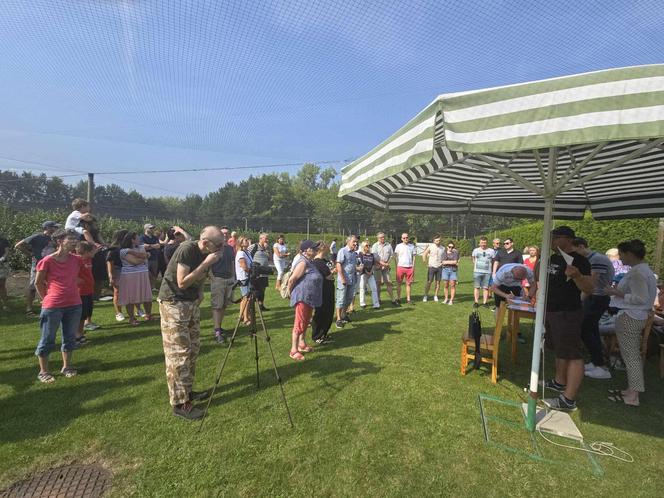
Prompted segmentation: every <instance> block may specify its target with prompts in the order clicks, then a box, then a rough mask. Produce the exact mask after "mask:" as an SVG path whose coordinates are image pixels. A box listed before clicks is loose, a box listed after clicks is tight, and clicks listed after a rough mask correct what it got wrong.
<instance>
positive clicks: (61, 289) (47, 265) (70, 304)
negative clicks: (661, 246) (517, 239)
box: [0, 199, 664, 419]
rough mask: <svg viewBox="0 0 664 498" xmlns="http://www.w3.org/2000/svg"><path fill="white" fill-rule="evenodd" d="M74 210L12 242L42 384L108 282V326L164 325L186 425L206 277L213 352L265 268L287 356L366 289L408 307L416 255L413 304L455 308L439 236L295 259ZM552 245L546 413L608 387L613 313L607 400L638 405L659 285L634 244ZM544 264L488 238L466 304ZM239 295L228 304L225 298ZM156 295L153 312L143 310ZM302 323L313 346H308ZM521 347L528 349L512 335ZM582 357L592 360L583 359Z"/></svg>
mask: <svg viewBox="0 0 664 498" xmlns="http://www.w3.org/2000/svg"><path fill="white" fill-rule="evenodd" d="M72 207H73V210H72V213H71V214H70V215H69V216H68V217H67V220H66V222H65V224H64V227H62V228H61V226H60V225H59V224H58V223H57V222H54V221H45V222H44V223H43V224H42V227H41V231H40V232H38V233H36V234H34V235H31V236H29V237H27V238H25V239H23V240H21V241H19V242H18V243H17V244H16V245H15V248H16V250H18V251H22V252H24V253H25V254H26V255H29V256H30V258H31V270H30V282H29V285H28V287H27V289H26V296H25V306H26V315H27V316H28V317H32V316H36V315H35V313H34V311H33V303H34V300H35V297H39V298H40V299H41V301H42V309H41V313H40V315H39V326H40V330H41V336H40V340H39V343H38V346H37V349H36V352H35V354H36V355H37V357H38V362H39V373H38V378H39V380H40V381H41V382H44V383H51V382H54V380H55V377H54V376H53V374H52V373H51V372H50V370H49V364H48V357H49V353H50V352H51V350H52V349H53V348H54V346H55V335H56V332H57V330H58V328H61V329H62V346H61V351H62V359H63V366H62V370H61V373H62V374H63V375H64V376H65V377H72V376H75V375H76V374H77V371H76V369H75V368H74V367H73V365H72V353H73V351H74V350H75V349H77V348H79V347H82V346H84V345H85V344H86V343H87V342H88V340H87V337H86V332H88V331H91V330H95V329H97V328H99V325H97V324H95V323H94V322H93V321H92V316H93V310H94V301H95V296H99V292H100V289H101V287H102V285H104V281H107V283H108V285H109V288H110V289H112V300H113V306H114V311H115V319H116V320H117V321H118V322H124V321H125V320H126V321H127V323H128V324H129V325H130V326H132V327H135V326H139V325H140V324H141V322H144V321H148V322H149V321H153V320H157V319H159V320H160V325H161V333H162V342H163V348H164V355H165V364H166V378H167V384H168V390H169V397H170V403H171V405H172V407H173V412H174V414H176V415H178V416H182V417H184V418H187V419H196V418H200V417H201V416H202V412H201V411H200V410H199V409H197V408H196V407H195V406H194V405H193V404H192V403H193V402H195V401H200V400H203V399H206V398H207V397H208V396H209V394H210V393H209V392H207V391H202V392H196V391H193V384H194V373H195V366H196V360H197V357H198V352H199V349H200V305H201V302H202V300H203V295H204V294H203V286H204V283H205V282H206V281H208V280H209V284H210V307H211V310H212V319H213V330H212V331H211V332H212V334H213V336H214V339H215V340H216V341H217V342H218V343H220V344H224V343H226V342H227V341H228V336H229V330H227V329H224V328H223V327H222V323H223V320H224V317H225V314H226V310H227V309H228V307H229V306H231V305H232V304H233V303H234V302H239V316H240V320H239V321H240V322H241V323H244V324H246V325H255V324H253V323H252V321H253V320H255V313H252V310H251V309H250V308H251V307H250V306H249V302H250V300H249V295H250V293H251V296H252V299H253V298H255V302H256V305H257V306H258V308H259V309H260V311H261V313H262V312H267V311H269V310H268V308H267V307H266V306H265V295H266V291H268V290H269V280H268V277H267V273H266V272H258V273H255V272H254V271H253V270H254V269H255V268H256V267H262V268H268V267H270V266H273V267H274V268H275V269H276V281H275V289H276V290H277V291H279V293H280V294H281V296H282V297H285V298H288V299H289V302H290V305H291V306H292V307H293V308H294V321H293V328H292V340H291V345H290V350H289V356H290V358H292V359H293V360H294V361H303V360H304V359H305V355H307V354H308V353H311V352H313V349H314V345H323V344H326V343H328V342H331V341H332V338H331V336H330V329H331V328H332V325H333V324H334V325H335V327H336V328H337V329H342V328H344V327H346V326H347V325H348V324H349V323H352V321H353V318H352V315H353V313H354V312H355V311H356V306H355V305H356V301H357V298H358V297H359V307H360V308H361V309H364V308H367V306H368V300H369V297H368V294H369V293H370V294H371V307H372V308H373V309H380V308H381V306H382V305H383V300H382V298H381V292H382V290H383V287H385V291H386V293H387V300H386V302H389V303H391V305H392V306H394V307H400V306H402V304H405V305H407V306H413V305H414V302H415V301H414V295H413V283H414V282H415V280H414V279H415V266H416V258H417V257H422V260H423V263H424V265H425V266H426V280H425V281H424V282H423V289H422V301H423V302H425V303H427V302H430V301H433V302H442V304H445V305H448V306H452V305H454V304H455V302H456V300H457V299H458V294H457V282H458V275H459V266H460V264H463V263H462V260H461V254H460V251H459V250H458V249H457V247H456V244H455V243H454V241H448V242H446V243H443V238H442V237H441V236H439V235H436V236H434V237H433V239H432V241H431V243H428V244H419V245H416V244H414V243H413V242H412V241H411V238H410V235H409V234H408V233H403V234H402V235H401V238H400V241H399V243H395V244H390V243H389V242H387V241H386V236H385V233H382V232H381V233H378V234H377V237H376V240H375V242H374V243H373V244H372V242H371V241H370V240H362V241H361V242H360V240H359V238H358V237H357V236H355V235H351V236H349V237H347V238H346V239H345V240H344V241H343V246H341V247H338V246H337V241H336V240H333V241H332V242H331V244H328V243H326V242H325V241H323V240H319V241H312V240H303V241H300V242H299V243H298V244H297V246H295V250H291V249H289V246H288V245H287V244H286V241H285V238H284V236H283V235H279V236H277V237H276V239H275V240H274V243H273V244H271V243H270V237H269V234H267V233H261V234H260V235H259V236H258V240H256V241H255V242H254V241H253V240H252V239H251V238H250V237H249V236H238V234H237V233H236V232H231V231H230V229H229V228H228V227H225V226H222V227H217V226H208V227H205V228H204V229H203V230H202V231H201V232H200V234H199V237H198V239H197V240H194V238H193V237H192V236H191V235H190V234H189V233H187V232H186V231H185V230H184V229H183V228H181V227H179V226H172V227H169V228H167V229H165V230H164V231H163V232H162V231H160V230H159V229H158V228H157V227H156V226H155V225H153V224H150V223H146V224H145V225H144V227H143V233H136V232H134V231H130V230H117V231H115V232H114V233H113V234H112V238H111V242H110V243H109V244H107V243H106V242H105V241H104V240H103V238H102V237H101V234H100V230H99V228H98V226H97V224H96V220H95V218H94V216H93V215H92V213H91V212H90V206H89V204H88V203H87V202H86V201H84V200H82V199H75V200H74V201H73V203H72ZM551 236H552V244H553V249H554V254H552V255H551V256H550V257H549V258H548V260H546V261H545V263H546V265H547V266H546V268H547V271H548V274H549V278H548V282H549V283H548V292H547V301H546V345H547V347H549V348H551V349H552V350H553V352H554V355H555V357H556V362H555V366H556V369H555V372H556V373H555V377H554V378H553V379H550V380H548V381H547V382H546V387H547V388H548V389H552V390H555V391H558V392H559V396H558V397H556V398H550V399H547V400H546V401H545V402H546V403H547V405H548V406H550V407H551V408H553V409H560V410H574V409H576V400H577V396H578V392H579V389H580V386H581V382H582V380H583V377H584V376H587V377H591V378H595V379H608V378H611V373H610V371H609V369H608V367H607V355H606V351H605V347H604V345H603V343H602V340H601V335H600V322H601V320H604V319H606V317H607V316H611V315H613V316H614V317H615V318H614V328H615V333H616V336H617V338H618V344H619V348H620V354H621V357H622V362H623V363H624V367H625V369H626V371H627V379H628V385H627V387H626V389H624V390H620V391H612V392H610V393H609V398H610V399H611V400H612V401H616V402H622V403H625V404H628V405H638V404H639V393H641V392H643V391H644V389H645V387H644V380H643V365H642V363H641V355H640V350H639V344H640V342H639V341H640V334H641V331H642V330H643V327H644V325H645V321H646V320H647V319H648V317H649V314H650V313H652V308H653V303H655V302H656V298H661V295H659V296H658V293H657V287H656V277H655V275H654V274H653V273H652V271H651V270H650V269H649V267H648V266H647V264H646V263H645V261H644V257H645V246H644V245H643V243H642V242H641V241H639V240H632V241H626V242H623V243H621V244H619V245H618V247H617V248H616V249H611V250H609V251H607V254H606V255H604V254H600V253H598V252H596V251H593V250H592V249H591V248H589V245H588V242H587V241H586V240H585V239H583V238H581V237H577V236H576V234H575V233H574V231H573V230H572V229H571V228H569V227H564V226H563V227H558V228H556V229H555V230H554V231H553V232H552V234H551ZM9 247H10V245H9V242H8V241H6V240H5V239H2V238H1V237H0V256H1V257H0V279H3V278H4V279H6V276H7V271H6V265H5V264H4V260H5V256H6V252H7V250H8V249H9ZM291 256H293V258H292V262H291ZM540 258H541V255H540V252H539V248H538V247H537V246H534V245H529V246H527V247H526V248H524V250H523V251H518V250H517V249H516V248H515V247H514V241H513V240H512V239H511V238H506V239H504V240H502V241H501V240H500V239H494V240H493V241H492V247H489V241H488V239H487V238H486V237H481V238H480V239H479V245H478V247H476V248H474V249H473V250H472V253H471V258H470V259H471V262H472V270H473V271H472V274H473V302H474V306H475V307H480V306H486V307H491V308H492V309H494V310H495V309H496V308H497V307H499V306H500V305H501V303H502V302H503V301H507V302H511V301H513V300H515V299H517V298H519V299H523V300H529V301H530V302H531V303H534V301H535V299H536V297H537V281H538V278H537V277H538V273H539V271H540ZM393 269H394V272H393ZM392 275H394V277H395V281H394V282H393V280H392ZM2 287H3V288H4V285H3V286H2ZM236 287H237V288H238V293H239V299H238V301H234V299H233V294H234V289H235V288H236ZM395 287H396V288H395ZM0 290H2V289H0ZM155 292H156V293H158V296H157V302H158V305H159V316H157V315H156V314H154V313H153V301H154V297H153V296H154V293H155ZM402 296H403V297H405V299H404V300H402ZM491 297H493V300H492V301H490V298H491ZM5 302H6V295H5V294H4V292H0V303H1V304H2V306H5ZM662 304H664V303H662ZM309 327H311V336H310V340H311V341H312V342H311V343H308V338H307V331H308V329H309ZM518 339H519V341H520V342H525V341H526V339H525V338H524V337H522V336H521V335H519V338H518ZM586 357H588V358H589V359H590V361H588V362H585V361H584V359H585V358H586Z"/></svg>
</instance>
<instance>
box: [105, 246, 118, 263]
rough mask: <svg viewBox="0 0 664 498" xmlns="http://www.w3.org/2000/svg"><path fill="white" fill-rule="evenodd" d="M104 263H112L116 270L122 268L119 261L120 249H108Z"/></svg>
mask: <svg viewBox="0 0 664 498" xmlns="http://www.w3.org/2000/svg"><path fill="white" fill-rule="evenodd" d="M106 261H107V262H109V261H110V262H111V263H113V266H115V267H116V268H122V260H121V259H120V248H119V247H109V248H108V252H107V253H106Z"/></svg>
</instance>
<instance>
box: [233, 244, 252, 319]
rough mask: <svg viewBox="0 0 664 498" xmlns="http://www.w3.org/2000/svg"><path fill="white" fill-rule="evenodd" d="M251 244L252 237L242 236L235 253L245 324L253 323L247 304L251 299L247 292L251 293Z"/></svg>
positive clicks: (241, 313)
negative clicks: (249, 249)
mask: <svg viewBox="0 0 664 498" xmlns="http://www.w3.org/2000/svg"><path fill="white" fill-rule="evenodd" d="M250 245H251V239H250V238H249V237H240V238H239V239H237V245H236V247H237V253H236V254H235V278H237V279H238V280H239V281H240V282H241V284H240V294H242V301H241V302H240V315H241V316H242V319H243V321H244V323H245V325H249V324H251V316H250V315H251V313H250V310H249V306H247V304H248V302H249V300H248V298H247V294H249V271H250V270H251V262H252V259H251V255H250V254H249V251H248V248H249V246H250Z"/></svg>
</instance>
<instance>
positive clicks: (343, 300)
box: [335, 282, 355, 308]
mask: <svg viewBox="0 0 664 498" xmlns="http://www.w3.org/2000/svg"><path fill="white" fill-rule="evenodd" d="M354 297H355V284H347V285H341V284H340V283H339V282H337V292H336V304H335V306H336V307H337V308H347V307H348V306H350V303H352V302H353V298H354Z"/></svg>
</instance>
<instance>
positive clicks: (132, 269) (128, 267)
mask: <svg viewBox="0 0 664 498" xmlns="http://www.w3.org/2000/svg"><path fill="white" fill-rule="evenodd" d="M132 250H133V251H136V250H139V251H141V250H142V251H144V249H143V246H142V245H141V246H138V248H133V249H120V261H122V273H124V274H127V273H140V272H142V271H148V263H147V261H145V262H143V263H139V264H137V265H132V264H131V263H130V262H129V261H127V253H128V252H129V251H132Z"/></svg>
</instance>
